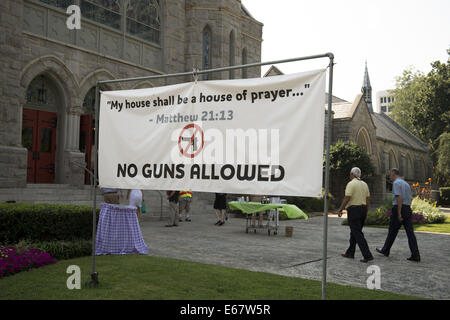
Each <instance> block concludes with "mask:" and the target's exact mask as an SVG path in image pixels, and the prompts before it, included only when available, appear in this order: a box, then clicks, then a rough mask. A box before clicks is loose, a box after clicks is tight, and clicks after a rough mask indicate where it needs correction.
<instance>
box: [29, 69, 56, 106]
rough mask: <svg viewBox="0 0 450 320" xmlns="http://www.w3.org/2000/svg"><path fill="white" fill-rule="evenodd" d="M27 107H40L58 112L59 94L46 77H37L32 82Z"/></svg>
mask: <svg viewBox="0 0 450 320" xmlns="http://www.w3.org/2000/svg"><path fill="white" fill-rule="evenodd" d="M26 95H27V96H26V105H27V107H32V108H34V107H36V106H39V107H41V108H42V109H43V110H44V109H46V110H48V111H55V112H56V110H57V105H58V101H57V93H56V89H55V87H54V86H53V84H52V82H51V81H50V80H49V79H48V77H47V76H45V75H40V76H37V77H36V78H34V79H33V81H31V83H30V85H29V86H28V88H27V92H26Z"/></svg>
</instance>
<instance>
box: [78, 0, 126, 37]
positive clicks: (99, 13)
mask: <svg viewBox="0 0 450 320" xmlns="http://www.w3.org/2000/svg"><path fill="white" fill-rule="evenodd" d="M81 15H82V17H83V18H87V19H89V20H92V21H95V22H98V23H101V24H104V25H107V26H109V27H111V28H114V29H118V30H120V22H121V14H120V0H81Z"/></svg>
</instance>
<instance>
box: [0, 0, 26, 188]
mask: <svg viewBox="0 0 450 320" xmlns="http://www.w3.org/2000/svg"><path fill="white" fill-rule="evenodd" d="M22 12H23V2H22V0H2V1H0V30H1V32H0V70H1V71H0V92H1V94H2V98H1V99H0V188H5V187H6V188H7V187H23V186H25V185H26V179H27V150H26V149H25V148H23V147H22V130H21V127H22V109H21V108H22V106H21V105H22V104H23V102H24V97H25V92H24V89H23V88H21V87H20V73H21V69H22V63H21V61H22V50H23V49H22V48H23V37H22V15H23V14H22Z"/></svg>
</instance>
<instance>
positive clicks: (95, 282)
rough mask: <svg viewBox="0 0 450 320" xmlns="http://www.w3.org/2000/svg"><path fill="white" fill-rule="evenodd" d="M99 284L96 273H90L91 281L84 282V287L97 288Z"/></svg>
mask: <svg viewBox="0 0 450 320" xmlns="http://www.w3.org/2000/svg"><path fill="white" fill-rule="evenodd" d="M99 284H100V283H99V282H98V272H93V273H91V281H90V282H86V286H87V287H90V288H97V287H98V285H99Z"/></svg>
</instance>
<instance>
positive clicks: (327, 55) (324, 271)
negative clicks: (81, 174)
mask: <svg viewBox="0 0 450 320" xmlns="http://www.w3.org/2000/svg"><path fill="white" fill-rule="evenodd" d="M320 58H329V61H330V63H329V65H328V67H329V69H330V71H329V74H328V77H329V79H328V81H329V82H328V108H327V116H328V123H327V136H326V143H325V149H326V164H325V193H324V195H323V197H324V198H323V199H324V202H323V203H324V206H323V247H322V251H323V256H322V299H323V300H325V299H326V279H327V247H328V243H327V242H328V193H329V184H330V142H331V130H332V115H331V112H332V107H331V106H332V102H333V101H332V100H333V66H334V54H333V53H331V52H328V53H324V54H318V55H311V56H304V57H297V58H291V59H283V60H273V61H267V62H256V63H249V64H244V65H237V66H228V67H220V68H214V69H206V70H199V69H194V70H193V71H188V72H180V73H171V74H159V75H152V76H142V77H133V78H122V79H112V80H100V81H97V83H96V86H95V148H96V156H95V159H94V161H95V164H94V168H95V172H94V176H93V179H92V180H93V184H94V186H93V187H94V199H93V209H92V211H93V217H92V222H93V225H92V272H91V279H92V280H91V283H95V284H96V285H95V286H98V273H97V272H96V269H95V233H96V230H95V229H96V211H97V208H96V207H97V192H96V189H97V173H98V132H99V130H98V129H99V119H98V116H99V105H100V85H101V84H109V83H118V82H131V81H142V80H151V79H167V78H173V77H183V76H196V77H198V75H201V74H207V73H214V72H223V71H229V70H236V69H245V68H252V67H261V66H265V65H270V64H272V65H275V64H281V63H288V62H297V61H305V60H314V59H320Z"/></svg>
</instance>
